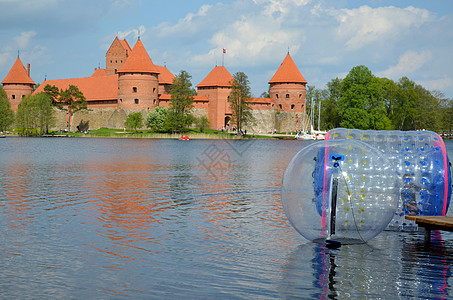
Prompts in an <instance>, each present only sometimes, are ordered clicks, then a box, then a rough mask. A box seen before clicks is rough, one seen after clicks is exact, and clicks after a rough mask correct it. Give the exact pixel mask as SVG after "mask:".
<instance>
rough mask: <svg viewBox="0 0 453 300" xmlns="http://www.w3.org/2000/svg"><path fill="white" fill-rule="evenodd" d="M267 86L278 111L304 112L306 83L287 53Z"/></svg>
mask: <svg viewBox="0 0 453 300" xmlns="http://www.w3.org/2000/svg"><path fill="white" fill-rule="evenodd" d="M269 84H270V86H269V96H270V98H271V99H273V102H274V104H273V107H275V108H277V110H278V111H292V112H305V109H306V108H305V96H306V85H307V81H306V80H305V78H304V77H303V76H302V74H301V73H300V71H299V69H298V68H297V66H296V64H295V63H294V61H293V59H292V58H291V55H289V53H288V54H287V55H286V57H285V59H284V60H283V62H282V64H281V65H280V67H279V68H278V70H277V72H276V73H275V74H274V76H273V77H272V79H271V80H270V81H269Z"/></svg>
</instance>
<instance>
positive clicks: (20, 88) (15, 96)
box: [3, 83, 33, 111]
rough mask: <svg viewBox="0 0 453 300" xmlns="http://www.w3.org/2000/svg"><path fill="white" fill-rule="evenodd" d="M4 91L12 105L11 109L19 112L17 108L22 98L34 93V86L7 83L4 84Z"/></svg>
mask: <svg viewBox="0 0 453 300" xmlns="http://www.w3.org/2000/svg"><path fill="white" fill-rule="evenodd" d="M3 90H4V91H5V92H6V95H7V96H8V99H9V102H10V103H11V109H12V110H13V111H17V107H18V106H19V103H20V101H21V100H22V98H23V97H25V96H28V95H31V93H33V85H31V84H11V83H5V84H3Z"/></svg>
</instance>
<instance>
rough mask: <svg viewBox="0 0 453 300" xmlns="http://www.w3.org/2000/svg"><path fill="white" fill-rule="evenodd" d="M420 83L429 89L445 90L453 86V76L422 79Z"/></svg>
mask: <svg viewBox="0 0 453 300" xmlns="http://www.w3.org/2000/svg"><path fill="white" fill-rule="evenodd" d="M420 84H421V85H422V86H423V87H425V88H427V89H428V90H438V91H444V90H447V89H451V88H453V78H451V77H447V76H444V77H442V78H438V79H433V80H426V81H422V82H420Z"/></svg>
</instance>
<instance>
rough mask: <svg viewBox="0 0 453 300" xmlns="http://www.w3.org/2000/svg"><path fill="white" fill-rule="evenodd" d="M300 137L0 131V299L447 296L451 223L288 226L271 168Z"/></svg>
mask: <svg viewBox="0 0 453 300" xmlns="http://www.w3.org/2000/svg"><path fill="white" fill-rule="evenodd" d="M308 143H310V142H301V141H292V140H290V141H277V140H246V141H239V140H190V141H177V140H157V139H108V138H14V137H8V138H6V139H2V140H0V226H1V228H2V230H1V232H0V261H1V264H0V298H2V299H11V298H22V299H27V298H36V299H39V298H77V299H112V298H114V299H121V298H134V299H143V298H160V299H161V298H164V299H175V298H176V299H178V298H183V297H184V298H189V299H214V298H226V299H274V298H301V299H307V298H308V299H310V298H314V299H345V298H362V299H363V298H378V297H382V298H384V299H385V298H387V299H396V298H400V299H409V298H414V297H415V298H417V297H418V298H435V299H439V298H440V299H442V298H450V297H452V295H453V291H452V284H453V279H452V277H451V274H452V270H451V266H452V262H453V234H452V233H446V232H433V242H432V245H431V247H430V248H426V247H425V246H424V244H423V237H424V236H423V234H424V233H423V231H420V232H410V233H408V232H392V231H384V232H383V233H381V234H379V235H378V236H377V237H375V238H374V239H372V240H371V241H369V242H368V243H367V244H361V245H344V246H342V247H341V248H339V249H338V250H333V249H327V248H326V247H325V246H324V245H323V244H315V243H311V242H309V241H307V240H305V239H304V238H303V237H302V236H300V235H299V234H298V233H297V232H296V231H295V230H294V229H293V228H292V226H291V225H290V224H289V222H288V220H287V219H286V217H285V214H284V211H283V209H282V204H281V201H280V184H281V178H282V175H283V172H284V170H285V168H286V166H287V164H288V163H289V161H290V160H291V158H292V157H293V156H294V155H295V154H296V153H297V152H298V151H299V150H300V149H302V147H303V146H304V145H308ZM446 146H447V149H448V151H449V157H450V159H451V158H452V157H453V141H446ZM449 214H452V208H451V207H450V209H449Z"/></svg>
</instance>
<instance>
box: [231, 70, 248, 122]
mask: <svg viewBox="0 0 453 300" xmlns="http://www.w3.org/2000/svg"><path fill="white" fill-rule="evenodd" d="M249 83H250V82H249V80H248V77H247V75H245V73H243V72H237V73H235V74H234V75H233V81H232V82H231V92H230V96H229V98H228V102H230V108H231V111H232V116H231V121H232V123H233V124H236V127H237V129H238V130H241V129H242V127H243V126H244V125H246V124H247V123H251V122H253V120H254V119H253V115H252V111H251V109H250V107H249V105H248V104H249V102H250V99H251V93H250V86H249Z"/></svg>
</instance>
